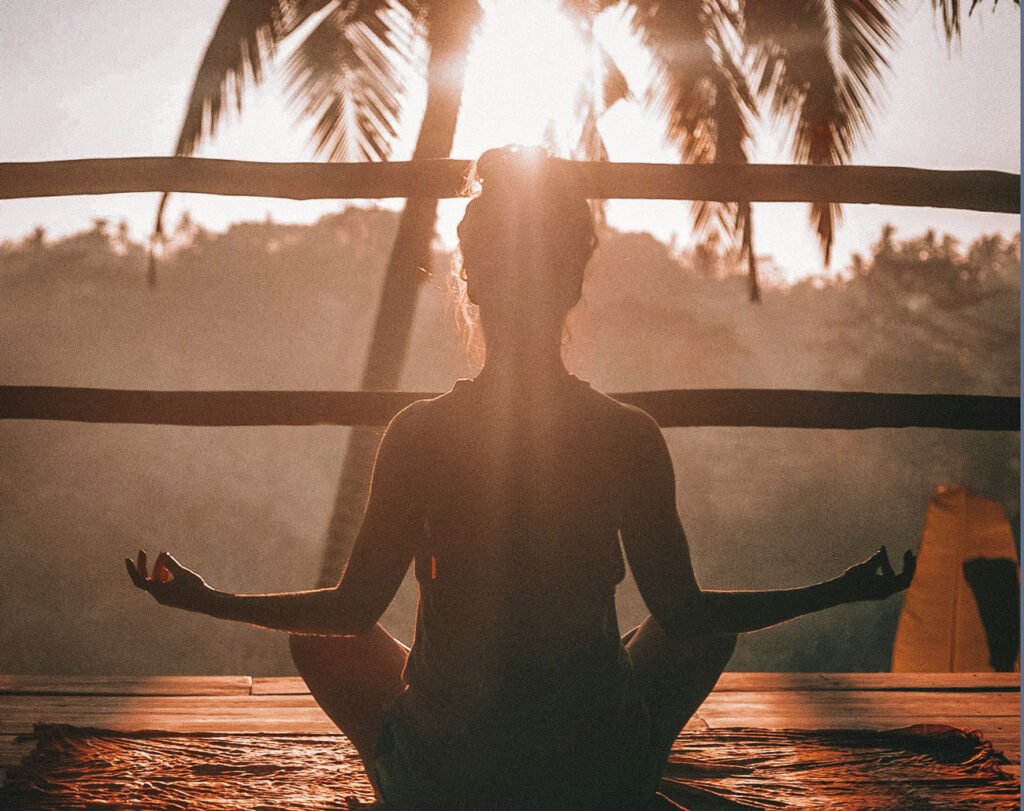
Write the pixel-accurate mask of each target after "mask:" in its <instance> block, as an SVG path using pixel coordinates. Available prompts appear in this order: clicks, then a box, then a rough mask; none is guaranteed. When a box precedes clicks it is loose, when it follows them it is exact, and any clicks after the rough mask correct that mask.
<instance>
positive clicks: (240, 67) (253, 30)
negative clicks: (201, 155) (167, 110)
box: [148, 0, 333, 286]
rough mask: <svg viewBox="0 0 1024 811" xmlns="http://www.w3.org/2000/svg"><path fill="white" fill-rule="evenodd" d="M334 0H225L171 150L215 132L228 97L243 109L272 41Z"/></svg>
mask: <svg viewBox="0 0 1024 811" xmlns="http://www.w3.org/2000/svg"><path fill="white" fill-rule="evenodd" d="M330 2H333V0H228V2H227V4H226V5H225V6H224V11H223V12H222V13H221V16H220V20H219V21H218V22H217V27H216V29H214V32H213V36H212V37H210V42H209V43H208V44H207V46H206V52H205V53H204V54H203V59H202V61H201V62H200V63H199V68H198V70H197V71H196V78H195V81H194V82H193V84H192V92H191V94H190V95H189V99H188V104H187V105H186V107H185V118H184V120H183V121H182V124H181V131H180V132H179V134H178V142H177V144H176V145H175V147H174V154H175V155H183V156H188V155H192V154H193V153H194V152H195V150H196V148H197V147H198V145H199V143H200V142H201V141H202V140H203V139H205V138H210V137H213V135H214V134H215V133H216V132H217V125H218V124H219V123H220V119H221V115H222V114H223V112H224V108H225V107H226V106H228V105H229V104H231V103H232V102H233V104H234V107H235V109H236V111H238V112H241V111H242V97H243V94H244V91H245V87H246V85H247V84H248V83H250V82H252V83H253V84H259V83H260V82H261V81H262V80H263V70H264V64H265V63H266V62H267V61H268V60H269V59H271V58H272V57H273V55H274V53H275V52H276V50H277V46H278V45H279V44H280V42H281V41H282V40H283V39H285V38H286V37H287V36H288V35H289V34H291V33H292V32H293V31H295V29H296V28H298V27H299V26H300V25H301V24H302V23H303V22H305V21H306V20H307V19H309V18H310V17H311V16H312V15H313V14H315V13H316V12H318V11H320V10H321V9H323V8H325V7H326V6H327V4H328V3H330ZM168 196H169V195H168V194H167V193H166V192H165V193H164V194H162V195H161V196H160V203H159V204H158V205H157V210H156V221H155V223H154V225H153V235H152V237H151V238H150V253H149V273H148V278H149V282H150V285H151V286H153V285H155V283H156V254H157V253H158V251H159V248H160V246H161V245H162V243H163V238H164V228H163V218H164V210H165V209H166V207H167V199H168Z"/></svg>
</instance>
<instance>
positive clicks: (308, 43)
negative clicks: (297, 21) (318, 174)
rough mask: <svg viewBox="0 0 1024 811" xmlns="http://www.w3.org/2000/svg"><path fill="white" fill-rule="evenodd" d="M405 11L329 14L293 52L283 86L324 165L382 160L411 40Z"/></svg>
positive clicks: (392, 134) (367, 8) (393, 129)
mask: <svg viewBox="0 0 1024 811" xmlns="http://www.w3.org/2000/svg"><path fill="white" fill-rule="evenodd" d="M403 12H404V9H397V10H396V9H394V8H391V7H389V6H388V4H386V3H377V4H375V7H374V5H371V4H369V3H364V4H362V5H361V6H360V7H359V8H354V9H352V10H351V11H348V12H347V13H346V12H345V11H342V10H341V7H339V9H337V10H335V11H334V12H332V13H330V14H328V15H327V16H326V17H324V19H323V20H322V21H321V22H320V23H319V25H317V27H316V28H315V29H313V31H312V32H311V33H310V34H309V36H308V37H306V39H305V40H303V41H302V43H301V44H300V45H299V46H298V47H297V48H296V49H295V52H294V53H293V54H292V55H291V57H290V58H289V60H288V62H287V64H286V81H287V84H288V87H289V90H290V91H291V97H292V101H293V102H295V103H297V105H298V107H299V113H300V117H301V118H303V119H311V120H313V121H315V124H314V127H313V147H314V149H315V151H316V153H317V154H320V155H324V156H325V157H326V158H327V159H328V160H332V161H337V160H367V161H371V160H387V158H388V157H389V156H390V154H391V147H392V144H394V142H395V139H396V137H397V126H398V120H399V114H400V111H401V104H402V99H403V97H404V94H405V76H406V75H408V72H409V69H410V67H412V64H411V60H412V56H413V54H414V53H415V52H416V44H417V43H416V35H415V32H414V30H413V28H412V24H413V21H412V19H411V18H410V17H409V15H408V13H403Z"/></svg>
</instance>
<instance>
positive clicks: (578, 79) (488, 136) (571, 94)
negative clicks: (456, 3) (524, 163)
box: [455, 0, 594, 155]
mask: <svg viewBox="0 0 1024 811" xmlns="http://www.w3.org/2000/svg"><path fill="white" fill-rule="evenodd" d="M484 9H485V12H486V16H485V18H484V22H483V25H482V27H481V30H480V33H479V35H478V37H477V39H476V42H475V44H474V47H473V51H472V53H471V54H470V57H469V65H468V69H467V73H466V87H465V92H464V95H463V105H462V115H461V121H460V126H459V132H458V135H457V137H456V145H455V154H459V155H474V154H479V153H480V152H481V151H483V150H484V149H487V148H489V147H493V146H500V145H503V144H510V143H520V144H542V143H545V141H550V140H553V141H554V144H549V145H552V146H555V147H557V151H558V152H560V153H563V154H568V152H569V151H570V150H571V149H572V147H573V146H575V143H576V140H577V139H578V137H579V122H578V120H577V115H576V100H577V96H578V94H579V92H580V88H581V86H585V83H587V82H590V81H593V75H594V69H593V56H592V54H591V50H590V48H588V47H587V45H586V43H585V42H584V40H583V38H582V37H581V36H580V32H579V31H578V30H577V29H576V27H575V25H574V23H573V22H572V21H571V20H569V18H567V17H566V16H565V15H564V14H562V13H561V12H559V11H558V9H557V8H556V7H555V5H554V4H553V3H551V2H550V0H547V1H546V2H545V0H516V2H514V3H510V2H499V1H498V0H492V1H491V2H488V3H484Z"/></svg>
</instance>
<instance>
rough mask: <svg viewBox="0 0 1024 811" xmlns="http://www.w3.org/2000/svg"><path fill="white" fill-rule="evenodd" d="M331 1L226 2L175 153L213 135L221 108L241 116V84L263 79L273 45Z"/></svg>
mask: <svg viewBox="0 0 1024 811" xmlns="http://www.w3.org/2000/svg"><path fill="white" fill-rule="evenodd" d="M329 2H332V0H228V3H227V5H226V6H225V7H224V12H223V13H222V14H221V17H220V20H219V22H218V23H217V28H216V29H215V30H214V32H213V36H212V37H211V38H210V42H209V44H208V45H207V46H206V53H205V54H204V55H203V60H202V62H200V64H199V69H198V70H197V71H196V78H195V82H194V84H193V86H192V93H191V95H190V96H189V100H188V106H187V107H186V112H185V119H184V121H183V122H182V125H181V133H180V135H179V136H178V143H177V146H175V148H174V154H175V155H191V154H192V153H193V152H194V151H195V148H196V146H198V144H199V142H200V141H201V140H203V139H204V138H207V137H211V136H213V135H214V134H215V133H216V131H217V125H218V123H219V122H220V117H221V114H222V112H223V110H224V108H225V107H226V106H227V105H228V104H230V103H232V102H233V103H234V106H235V108H236V110H238V111H239V112H241V109H242V96H243V92H244V90H245V86H246V85H247V84H248V83H249V82H252V83H254V84H258V83H259V82H260V81H262V79H263V71H264V63H265V62H266V61H267V60H269V59H270V58H272V57H273V55H274V53H275V52H276V50H277V46H278V44H279V43H280V42H281V40H283V39H284V38H285V37H287V36H288V35H289V34H290V33H292V31H294V30H295V29H296V28H297V27H298V26H299V25H301V24H302V23H303V22H304V21H305V20H307V19H308V18H309V17H310V16H311V15H312V14H315V13H316V12H318V11H320V10H321V9H322V8H324V7H325V6H326V5H327V4H328V3H329Z"/></svg>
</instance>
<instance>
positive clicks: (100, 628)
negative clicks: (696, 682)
mask: <svg viewBox="0 0 1024 811" xmlns="http://www.w3.org/2000/svg"><path fill="white" fill-rule="evenodd" d="M396 226H397V215H395V214H394V213H391V212H387V211H382V210H367V209H357V208H352V209H348V210H346V211H344V212H342V213H340V214H337V215H332V216H329V217H325V218H324V219H323V220H321V221H320V222H319V223H317V224H315V225H313V226H292V225H278V224H274V223H272V222H263V223H243V224H239V225H236V226H234V227H232V228H231V229H230V230H229V231H228V232H227V233H225V234H209V233H206V232H204V231H203V230H202V229H200V228H198V227H196V226H194V225H193V224H191V223H190V222H188V220H187V219H186V220H185V221H183V222H182V223H181V224H180V226H179V228H178V229H177V231H176V232H175V233H174V234H173V235H172V236H171V242H172V247H173V249H174V250H173V251H172V253H171V256H170V258H169V259H168V260H167V261H166V262H165V263H164V266H162V268H161V274H160V279H159V285H158V286H157V287H156V288H155V289H151V288H148V287H147V286H146V260H145V252H144V249H143V248H142V247H141V246H139V245H137V244H134V243H132V242H131V241H130V240H129V239H128V237H127V234H126V231H124V230H123V229H118V228H111V227H110V226H109V225H108V224H106V223H102V222H98V223H97V224H96V226H95V227H94V228H93V229H92V230H91V231H88V232H84V233H81V234H76V235H74V236H71V237H68V238H64V239H60V240H56V241H48V240H47V239H46V237H45V234H44V233H43V232H41V231H40V232H37V233H36V234H34V235H32V236H30V237H27V238H26V239H24V240H22V241H20V242H18V243H8V244H5V245H3V246H2V249H0V345H3V347H4V351H3V353H0V380H2V381H3V382H4V383H6V384H26V385H27V384H46V385H76V386H108V387H124V388H153V389H160V388H168V389H173V388H182V389H190V388H195V389H201V388H224V389H228V388H268V389H353V388H357V387H358V382H359V378H360V374H361V371H362V361H363V356H364V352H365V347H366V345H367V343H368V341H369V336H370V331H371V329H372V326H373V320H374V316H375V312H376V303H377V299H378V295H379V290H380V285H381V282H382V279H383V274H384V268H385V265H386V262H387V259H388V253H389V251H390V248H391V245H392V242H393V241H394V235H395V229H396ZM734 259H735V257H733V258H732V259H730V258H729V257H725V258H724V259H723V258H721V257H719V256H718V254H716V253H714V252H711V251H707V250H696V251H690V252H687V253H684V254H682V255H678V256H676V255H673V254H672V253H671V252H670V251H669V249H668V248H667V247H666V246H664V245H662V244H661V243H659V242H657V241H656V240H654V239H653V238H652V237H650V236H648V235H646V234H625V233H619V232H615V231H607V232H606V233H605V234H604V237H603V239H602V243H601V247H600V251H599V255H598V257H597V259H596V261H595V263H594V265H593V267H592V269H591V278H590V280H589V282H588V287H587V289H586V292H585V301H584V303H583V304H582V305H581V307H580V308H579V310H578V312H577V313H576V314H575V316H574V318H573V322H572V336H571V341H570V344H569V348H568V354H567V358H568V362H569V365H570V367H571V368H572V369H573V370H574V371H576V372H577V373H578V374H579V375H580V376H581V377H583V378H585V379H588V380H590V381H591V382H592V383H593V384H594V386H595V387H597V388H600V389H603V390H608V391H623V390H629V389H648V388H675V387H679V388H682V387H716V386H722V387H727V386H737V387H766V388H771V387H786V388H826V389H847V390H875V391H907V392H953V393H956V392H962V393H984V394H1016V393H1017V392H1018V390H1019V373H1018V369H1019V305H1018V302H1019V267H1020V240H1019V236H1018V237H1016V238H1014V239H1013V240H1012V241H1009V242H1008V241H1006V240H1004V239H1002V238H1000V237H997V236H993V237H987V238H983V239H980V240H978V241H976V242H975V243H973V244H971V245H969V246H960V245H957V244H956V243H955V242H954V241H952V240H951V239H949V238H940V237H938V236H936V235H934V234H926V235H923V236H918V237H914V238H911V239H906V238H903V237H902V235H898V234H896V233H895V232H894V231H893V230H892V229H887V230H886V231H885V232H884V233H883V234H881V235H880V237H879V241H878V243H877V244H876V245H875V246H874V248H873V250H872V251H871V254H870V255H869V256H865V257H858V258H856V259H855V261H854V263H853V267H852V268H851V269H850V272H849V274H848V277H847V278H846V279H845V280H843V281H830V282H823V281H821V280H811V281H806V282H803V283H800V284H797V285H795V286H792V287H781V286H776V287H769V288H768V289H766V290H765V291H764V301H763V303H762V304H761V305H760V306H757V307H752V306H749V305H747V304H746V303H745V302H744V298H745V285H746V280H745V279H744V277H743V276H742V275H737V270H738V269H737V268H736V264H737V263H736V262H735V261H734ZM435 266H436V267H443V266H444V263H443V262H435ZM761 267H762V271H763V272H764V274H765V276H766V277H768V278H769V280H770V276H771V273H770V268H771V263H770V260H768V259H767V258H763V259H762V262H761ZM465 358H466V353H465V351H464V349H463V347H462V345H461V343H460V338H459V336H458V334H457V330H456V329H455V317H454V314H453V313H452V311H451V304H450V303H449V299H448V297H447V291H446V283H445V280H444V279H443V278H440V277H437V278H435V279H433V280H432V281H431V283H430V284H429V285H428V286H427V287H426V289H425V290H424V291H423V294H422V295H421V299H420V304H419V307H418V310H417V315H416V320H415V323H414V327H413V335H412V348H411V354H410V358H409V362H408V364H407V366H406V371H405V372H404V376H403V379H402V381H401V387H402V388H405V389H417V390H436V391H440V390H445V389H447V388H448V386H449V385H450V384H451V381H452V380H453V378H455V377H458V376H465V375H468V374H471V370H470V369H469V368H468V366H467V364H466V361H465ZM347 432H348V429H344V428H333V427H322V428H253V429H250V428H228V429H212V428H175V427H158V426H157V427H145V426H116V425H78V424H72V423H67V424H62V423H45V422H27V421H26V422H16V421H11V422H2V423H0V537H2V538H3V542H2V543H0V582H2V583H3V584H4V588H3V589H2V590H0V616H3V617H4V623H3V624H2V625H0V660H2V670H4V671H5V672H10V673H19V672H22V673H31V672H39V673H68V674H70V673H81V674H86V673H126V674H128V673H138V674H142V673H252V674H280V673H288V672H291V664H290V662H289V659H288V655H287V647H286V644H285V640H284V636H283V635H282V634H276V633H272V632H267V631H261V630H258V629H251V628H246V627H242V626H234V625H228V624H224V623H217V622H215V621H213V620H209V619H206V618H202V617H197V616H191V615H183V614H180V613H172V612H169V611H167V610H166V609H161V608H160V607H158V606H156V605H155V604H153V603H152V602H150V601H148V600H147V599H146V598H145V596H144V595H142V594H140V593H138V592H137V591H135V590H134V589H133V588H132V586H131V585H130V583H129V582H128V579H127V578H126V577H125V575H124V571H123V566H122V565H121V562H120V558H121V557H122V556H123V555H125V554H130V553H131V552H132V551H133V550H134V549H135V548H136V547H138V546H145V547H146V548H148V549H149V550H151V551H157V550H159V549H168V550H171V551H173V552H174V553H175V554H177V555H178V556H179V557H180V558H181V560H182V561H183V562H185V563H186V564H188V565H191V566H193V567H194V568H196V569H198V570H199V571H200V572H201V573H202V574H203V575H204V576H205V577H206V578H207V579H208V580H209V581H210V582H211V583H213V584H214V585H216V586H219V587H223V588H228V589H232V590H242V591H265V590H286V589H294V588H305V587H308V586H310V585H312V584H313V582H314V581H315V578H316V572H317V568H318V565H319V560H320V557H321V554H322V543H323V537H324V530H325V526H326V524H327V522H328V520H329V517H330V512H331V509H332V505H333V500H334V491H335V486H336V483H337V480H338V472H339V469H340V466H341V460H342V457H343V451H344V448H345V440H346V436H347ZM667 436H668V439H669V444H670V447H671V449H672V452H673V457H674V459H675V463H676V469H677V479H678V489H679V503H680V510H681V513H682V516H683V520H684V525H685V526H686V528H687V531H688V534H689V535H690V538H691V544H692V547H693V553H694V557H695V561H696V566H697V570H698V574H699V576H700V578H701V581H702V583H703V584H704V585H706V586H709V587H719V588H728V587H784V586H791V585H797V584H800V583H804V582H807V581H809V580H813V579H820V578H823V577H828V576H831V575H833V574H835V573H837V572H838V571H840V570H841V569H842V568H844V567H845V566H846V565H848V564H849V563H851V562H853V561H855V560H859V559H860V558H862V557H864V556H865V555H866V554H868V553H869V552H871V551H873V549H874V548H876V547H877V546H878V545H879V544H880V543H887V544H888V545H889V546H890V548H894V549H897V550H899V549H902V548H903V547H906V546H914V547H916V545H917V541H918V538H919V534H920V528H921V524H922V521H923V518H924V513H925V509H926V507H927V503H928V496H929V493H930V492H931V490H932V489H933V488H934V487H936V486H938V485H940V484H946V483H963V484H966V485H968V486H970V487H971V488H972V489H974V490H975V491H976V492H978V493H980V494H982V495H987V496H990V497H993V498H997V499H999V500H1001V501H1003V502H1004V504H1006V506H1007V510H1008V512H1009V513H1010V514H1011V515H1016V514H1017V513H1018V512H1019V484H1018V482H1019V468H1018V440H1017V437H1016V435H1010V434H984V433H975V432H954V431H938V430H905V431H888V430H884V431H883V430H876V431H866V432H841V431H802V430H766V429H672V430H670V431H668V433H667ZM414 606H415V594H414V592H413V591H411V590H410V589H409V588H408V586H407V587H406V588H404V589H403V592H401V593H400V595H399V598H398V599H397V600H396V603H395V605H394V606H393V607H392V609H391V610H390V612H389V614H388V615H387V619H386V623H387V624H388V625H389V627H390V628H392V629H393V630H395V631H397V632H398V634H399V635H400V636H404V637H406V638H408V636H409V635H410V632H411V624H412V615H413V610H414ZM899 607H900V601H899V599H898V598H896V599H892V600H890V601H888V602H886V603H883V604H870V605H860V606H850V607H844V608H841V609H835V610H833V611H830V612H827V613H824V614H821V615H819V616H815V617H808V618H805V619H802V620H799V621H796V622H793V623H790V624H788V625H786V626H783V627H781V628H777V629H774V630H770V631H765V632H762V633H760V634H756V635H752V636H749V637H747V638H746V639H745V640H744V641H743V642H742V644H741V647H740V649H739V651H738V652H737V654H736V657H735V658H734V660H733V663H732V667H733V668H735V669H753V670H820V671H829V670H885V669H888V665H889V652H890V648H891V644H892V636H893V632H894V628H895V622H896V618H897V616H898V611H899ZM644 613H645V612H644V608H643V606H642V603H641V601H640V600H639V598H638V596H637V594H636V592H635V590H634V589H633V588H632V586H631V585H630V584H626V587H624V588H623V589H621V598H620V620H621V623H622V625H623V627H628V626H629V625H631V624H633V623H635V622H636V621H638V620H639V619H640V618H641V617H642V616H643V614H644Z"/></svg>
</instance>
